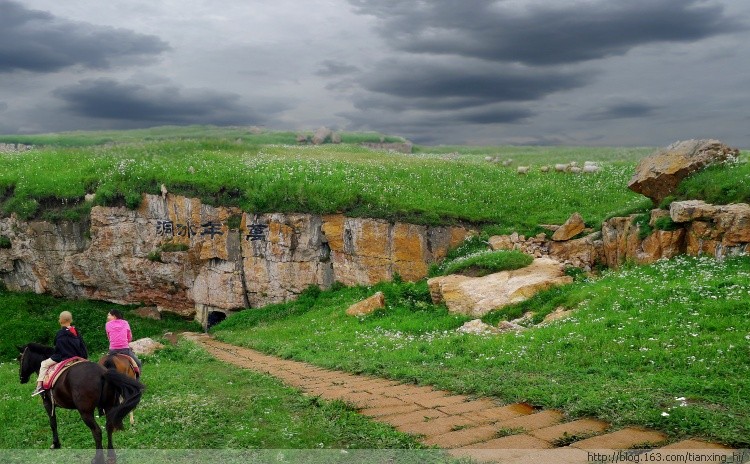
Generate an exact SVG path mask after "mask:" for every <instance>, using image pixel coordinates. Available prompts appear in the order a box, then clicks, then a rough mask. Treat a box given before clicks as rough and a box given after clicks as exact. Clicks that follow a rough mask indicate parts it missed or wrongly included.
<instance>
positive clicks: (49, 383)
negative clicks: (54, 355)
mask: <svg viewBox="0 0 750 464" xmlns="http://www.w3.org/2000/svg"><path fill="white" fill-rule="evenodd" d="M81 362H88V359H85V358H79V357H78V356H76V357H74V358H68V359H65V360H63V361H60V362H59V363H57V364H55V365H54V366H52V368H51V369H50V370H49V371H48V372H47V375H46V376H45V377H44V381H42V388H44V389H45V390H49V389H51V388H52V387H54V386H55V383H56V382H57V379H58V378H59V377H60V374H62V373H63V372H65V371H66V370H68V368H69V367H70V366H74V365H76V364H78V363H81Z"/></svg>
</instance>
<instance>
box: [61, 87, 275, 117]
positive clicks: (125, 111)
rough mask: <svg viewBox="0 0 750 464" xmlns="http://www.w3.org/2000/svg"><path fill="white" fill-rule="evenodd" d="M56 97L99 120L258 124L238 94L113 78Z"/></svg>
mask: <svg viewBox="0 0 750 464" xmlns="http://www.w3.org/2000/svg"><path fill="white" fill-rule="evenodd" d="M53 95H54V96H55V97H57V98H59V99H61V100H62V101H63V102H65V109H66V110H67V111H68V112H70V113H72V114H74V115H76V116H82V117H87V118H95V119H108V120H117V121H122V122H132V121H138V122H140V123H142V124H144V125H146V124H217V125H231V124H258V123H261V122H262V118H261V117H259V116H258V115H257V114H255V113H254V111H253V110H252V109H250V108H248V107H246V106H243V105H242V104H241V102H240V101H239V99H240V97H239V96H238V95H235V94H229V93H220V92H215V91H211V90H200V91H199V90H186V89H182V88H180V87H177V86H161V87H152V86H149V87H146V86H143V85H139V84H124V83H120V82H118V81H115V80H113V79H86V80H82V81H80V82H79V83H78V84H77V85H73V86H67V87H61V88H58V89H56V90H55V91H54V92H53Z"/></svg>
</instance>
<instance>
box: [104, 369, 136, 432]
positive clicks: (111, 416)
mask: <svg viewBox="0 0 750 464" xmlns="http://www.w3.org/2000/svg"><path fill="white" fill-rule="evenodd" d="M104 380H105V383H106V384H108V385H109V386H110V388H113V389H114V390H115V391H117V392H119V395H120V396H122V398H123V400H122V402H121V403H120V404H117V405H115V406H114V407H112V409H110V410H108V411H107V427H109V426H110V425H112V426H113V427H114V429H115V430H122V428H123V425H122V420H123V419H124V418H125V416H127V415H128V414H129V413H130V411H132V410H133V409H135V407H136V406H138V403H139V402H140V401H141V395H143V389H144V388H146V386H145V385H143V384H142V383H141V382H139V381H137V380H135V379H131V378H130V377H128V376H127V375H124V374H120V373H119V372H117V371H115V370H113V369H107V372H106V373H105V374H104Z"/></svg>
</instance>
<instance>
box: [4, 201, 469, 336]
mask: <svg viewBox="0 0 750 464" xmlns="http://www.w3.org/2000/svg"><path fill="white" fill-rule="evenodd" d="M470 233H472V231H471V230H469V229H467V228H463V227H426V226H418V225H413V224H404V223H395V224H393V223H389V222H387V221H381V220H373V219H365V218H349V217H345V216H343V215H328V216H320V215H311V214H263V215H252V214H248V213H246V212H243V211H241V210H239V209H236V208H221V207H219V208H214V207H211V206H207V205H203V204H201V202H200V201H199V200H197V199H191V198H185V197H180V196H174V195H165V196H164V197H161V196H154V195H145V196H144V199H143V202H142V205H141V207H140V208H139V209H138V210H135V211H131V210H128V209H126V208H109V207H99V206H97V207H94V208H93V209H92V211H91V217H90V220H87V221H85V222H82V223H75V224H71V223H63V224H50V223H46V222H42V221H31V222H24V221H19V220H18V219H16V218H15V216H13V217H10V218H2V219H0V235H2V236H5V237H7V238H9V239H10V242H11V247H10V248H7V249H0V279H2V281H3V282H4V283H5V285H6V286H7V287H8V288H10V289H12V290H15V291H33V292H37V293H51V294H53V295H56V296H64V297H70V298H90V299H100V300H105V301H111V302H114V303H122V304H138V303H143V304H147V305H156V306H158V307H159V309H160V310H164V311H171V312H176V313H179V314H182V315H183V316H186V317H195V318H196V319H197V320H199V321H200V322H203V323H205V322H206V320H207V317H208V314H209V313H210V312H212V311H220V312H224V313H226V312H228V311H231V310H233V309H239V308H245V307H248V306H250V307H258V306H262V305H265V304H268V303H276V302H283V301H287V300H289V299H293V298H295V297H296V295H298V294H299V293H300V292H301V291H302V290H304V289H305V288H306V287H308V286H309V285H319V286H321V287H323V288H327V287H328V286H330V285H331V284H332V283H333V282H335V281H340V282H342V283H344V284H346V285H355V284H362V285H371V284H374V283H376V282H378V281H381V280H386V279H390V278H392V276H393V274H394V273H396V272H397V273H399V274H400V275H401V276H402V277H403V278H404V279H406V280H418V279H421V278H423V277H425V275H426V273H427V267H428V265H429V263H431V262H433V261H435V260H437V259H440V258H442V257H443V256H445V253H446V252H447V250H448V248H449V247H451V246H456V245H457V244H458V243H460V242H461V241H462V240H463V239H464V238H466V237H467V235H468V234H470ZM175 249H176V250H180V249H182V250H184V251H168V250H175Z"/></svg>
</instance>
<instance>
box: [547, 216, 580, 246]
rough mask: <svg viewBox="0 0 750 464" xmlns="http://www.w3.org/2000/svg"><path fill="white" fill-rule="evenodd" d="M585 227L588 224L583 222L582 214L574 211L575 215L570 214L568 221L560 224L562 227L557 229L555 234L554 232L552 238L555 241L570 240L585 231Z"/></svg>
mask: <svg viewBox="0 0 750 464" xmlns="http://www.w3.org/2000/svg"><path fill="white" fill-rule="evenodd" d="M585 228H586V224H585V223H584V222H583V218H582V217H581V215H580V214H578V213H573V215H572V216H570V217H569V218H568V220H567V221H565V224H563V225H562V226H560V228H559V229H557V230H556V231H555V233H554V234H552V240H553V241H555V242H563V241H565V240H570V239H571V238H573V237H575V236H576V235H578V234H580V233H581V232H583V229H585Z"/></svg>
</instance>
